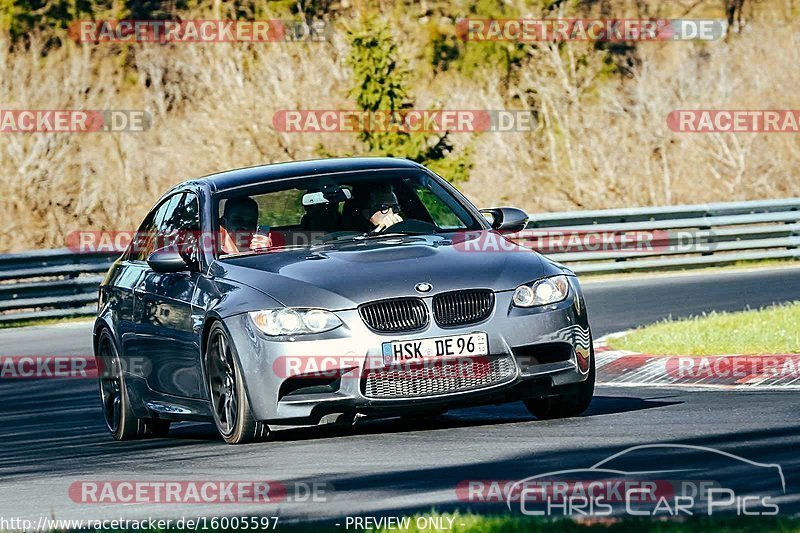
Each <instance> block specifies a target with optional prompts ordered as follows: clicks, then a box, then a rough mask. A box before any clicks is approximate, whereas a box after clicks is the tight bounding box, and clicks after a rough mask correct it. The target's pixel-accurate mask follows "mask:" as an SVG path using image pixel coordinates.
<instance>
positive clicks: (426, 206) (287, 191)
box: [214, 170, 483, 256]
mask: <svg viewBox="0 0 800 533" xmlns="http://www.w3.org/2000/svg"><path fill="white" fill-rule="evenodd" d="M214 215H215V217H216V220H215V221H214V223H215V228H218V229H219V235H220V238H219V239H218V249H217V252H218V253H219V254H220V255H222V256H225V255H240V254H249V253H260V252H266V251H279V250H284V249H288V248H295V247H298V246H311V245H316V244H323V243H332V242H341V241H352V240H357V239H368V238H374V237H381V236H387V235H398V234H400V235H403V234H408V235H427V234H437V233H447V232H453V231H466V230H479V229H483V226H482V225H481V223H480V222H479V221H478V220H477V219H476V217H474V216H473V215H472V214H471V213H470V211H469V210H468V209H467V208H466V207H465V206H464V205H462V203H461V202H460V201H459V200H458V199H457V198H456V197H455V196H453V195H452V194H451V193H450V192H449V191H448V190H447V189H446V188H445V186H443V185H442V184H441V183H439V181H438V180H437V179H436V178H434V177H432V176H430V175H429V174H427V173H425V172H422V171H411V172H409V171H408V170H402V171H394V170H391V171H383V172H374V171H372V172H360V173H348V174H335V175H325V176H317V177H313V178H298V179H292V180H284V181H280V182H277V183H269V182H267V183H264V184H261V185H258V186H253V187H247V188H246V189H240V190H234V191H226V192H222V193H219V194H218V195H216V202H215V209H214Z"/></svg>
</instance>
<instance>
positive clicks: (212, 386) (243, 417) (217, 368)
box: [205, 322, 269, 444]
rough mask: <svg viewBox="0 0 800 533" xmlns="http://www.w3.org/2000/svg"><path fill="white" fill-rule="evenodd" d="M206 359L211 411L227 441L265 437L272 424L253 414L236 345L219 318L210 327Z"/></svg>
mask: <svg viewBox="0 0 800 533" xmlns="http://www.w3.org/2000/svg"><path fill="white" fill-rule="evenodd" d="M205 363H206V375H207V381H208V392H209V396H210V398H211V412H212V414H213V416H214V423H215V424H216V426H217V431H219V434H220V435H221V436H222V438H223V439H224V440H225V442H227V443H228V444H244V443H248V442H258V441H262V440H265V439H266V438H267V437H268V436H269V426H268V425H267V424H265V423H263V422H258V421H257V420H255V418H253V413H252V411H251V410H250V402H249V400H248V399H247V392H246V391H245V388H244V380H243V379H242V372H241V370H240V368H239V364H238V360H237V355H236V349H235V347H234V345H233V342H231V340H230V338H229V337H228V333H227V332H226V331H225V328H223V327H222V325H221V324H220V323H219V322H217V323H215V324H214V325H213V326H211V331H209V334H208V342H207V343H206V354H205Z"/></svg>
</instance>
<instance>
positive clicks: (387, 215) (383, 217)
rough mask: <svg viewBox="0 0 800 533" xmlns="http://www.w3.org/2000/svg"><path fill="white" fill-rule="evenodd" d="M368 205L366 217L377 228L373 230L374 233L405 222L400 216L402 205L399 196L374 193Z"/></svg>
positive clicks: (387, 193)
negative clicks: (398, 199)
mask: <svg viewBox="0 0 800 533" xmlns="http://www.w3.org/2000/svg"><path fill="white" fill-rule="evenodd" d="M368 205H369V207H368V208H367V209H366V210H365V213H364V216H365V217H366V218H367V219H368V220H369V222H370V224H372V225H373V226H375V227H374V228H373V229H372V231H373V233H380V232H381V231H384V230H385V229H386V228H388V227H389V226H393V225H394V224H397V223H398V222H402V221H403V218H402V217H401V216H400V215H399V213H400V205H399V203H398V201H397V196H395V194H394V193H393V192H391V191H380V192H373V193H372V194H370V197H369V204H368Z"/></svg>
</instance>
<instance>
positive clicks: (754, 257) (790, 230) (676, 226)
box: [526, 198, 800, 274]
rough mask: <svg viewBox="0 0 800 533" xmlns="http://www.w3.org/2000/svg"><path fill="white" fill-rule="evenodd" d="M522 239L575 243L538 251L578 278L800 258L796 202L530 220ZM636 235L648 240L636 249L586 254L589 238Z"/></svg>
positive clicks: (587, 213)
mask: <svg viewBox="0 0 800 533" xmlns="http://www.w3.org/2000/svg"><path fill="white" fill-rule="evenodd" d="M526 233H529V234H533V235H537V234H541V235H544V236H545V237H546V239H545V242H549V243H550V244H552V243H553V242H554V239H558V238H559V237H561V236H564V239H563V241H564V242H565V243H566V242H569V241H568V239H567V237H569V236H570V235H573V236H575V235H577V236H579V237H580V238H579V239H578V246H577V247H573V248H572V249H570V248H569V247H566V246H565V247H563V248H566V249H563V248H562V249H559V248H558V247H555V248H556V249H555V250H554V249H553V248H554V247H553V246H550V247H549V248H547V247H546V248H547V249H545V250H542V249H541V247H537V248H539V249H540V251H542V253H544V254H545V255H547V256H548V257H549V258H550V259H553V260H554V261H558V262H560V263H564V264H565V265H567V266H569V267H570V268H571V269H572V270H574V271H575V272H576V273H578V274H590V273H591V274H594V273H620V272H644V271H654V270H669V269H688V268H700V267H706V266H716V265H730V264H735V263H739V262H744V261H761V260H766V259H800V249H798V247H800V198H787V199H781V200H756V201H750V202H726V203H714V204H697V205H681V206H671V207H636V208H628V209H604V210H598V211H574V212H566V213H544V214H540V215H531V217H530V221H529V223H528V229H527V231H526ZM637 233H639V234H640V235H642V234H643V235H644V236H645V237H649V239H645V241H644V242H643V246H641V247H638V248H637V247H630V246H629V247H624V246H621V247H615V246H610V247H607V246H601V247H600V249H597V250H588V249H586V248H587V247H588V246H586V243H587V242H590V241H591V236H595V237H597V236H602V235H623V234H637ZM527 240H528V241H529V240H530V239H527ZM555 242H556V243H558V242H559V241H558V240H555ZM581 244H583V246H581ZM548 252H549V253H548Z"/></svg>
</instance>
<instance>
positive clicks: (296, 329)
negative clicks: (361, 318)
mask: <svg viewBox="0 0 800 533" xmlns="http://www.w3.org/2000/svg"><path fill="white" fill-rule="evenodd" d="M248 314H249V315H250V319H251V320H252V321H253V324H255V325H256V327H257V328H258V329H260V330H261V331H263V332H264V333H266V334H267V335H273V336H277V335H306V334H309V333H322V332H323V331H330V330H332V329H334V328H338V327H339V326H341V325H342V321H341V320H339V317H338V316H336V315H334V314H333V313H331V312H330V311H326V310H324V309H292V308H285V309H267V310H264V311H251V312H250V313H248Z"/></svg>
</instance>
